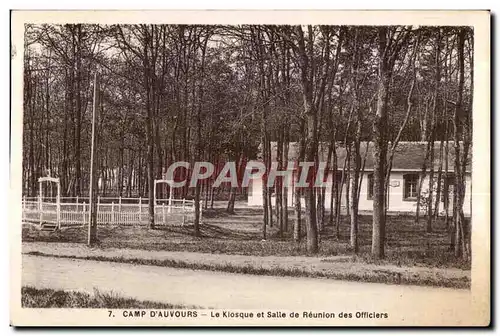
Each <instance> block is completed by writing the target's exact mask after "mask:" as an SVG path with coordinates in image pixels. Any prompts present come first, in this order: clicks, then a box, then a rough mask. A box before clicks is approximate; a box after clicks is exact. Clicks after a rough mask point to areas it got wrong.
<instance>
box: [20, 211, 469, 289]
mask: <svg viewBox="0 0 500 336" xmlns="http://www.w3.org/2000/svg"><path fill="white" fill-rule="evenodd" d="M218 205H219V206H218V207H216V208H215V209H213V210H206V211H204V217H203V224H202V225H201V237H195V236H194V235H193V227H192V226H190V225H186V226H168V227H158V228H156V229H148V228H146V227H144V226H137V227H123V226H121V227H119V226H100V227H99V229H98V236H99V243H98V245H97V247H95V248H92V249H89V248H87V247H86V245H85V243H86V239H87V231H86V229H85V228H71V229H62V230H60V231H55V232H50V231H40V230H38V229H35V228H34V227H30V226H25V227H24V228H23V253H24V254H31V255H38V256H45V257H58V258H74V259H85V260H94V261H112V262H119V263H129V264H136V265H153V266H162V267H174V268H187V269H198V270H210V271H223V272H229V273H243V274H256V275H275V276H294V277H321V278H329V279H339V280H350V281H364V282H380V283H391V284H394V283H395V284H413V285H426V286H439V287H455V288H468V287H469V286H470V264H464V263H462V262H461V261H459V260H457V259H456V258H455V257H454V256H453V253H452V252H451V251H449V249H448V243H447V240H448V234H447V230H446V228H445V227H444V224H443V222H437V223H436V224H435V226H434V232H433V233H426V232H425V230H424V228H423V227H424V223H422V224H420V225H416V224H415V223H414V219H413V217H409V216H390V217H389V218H388V223H387V258H386V259H384V260H382V261H380V260H373V259H372V258H371V257H370V253H369V251H370V242H371V217H370V216H361V217H360V247H361V252H360V253H359V254H358V255H354V254H353V253H352V251H351V250H350V248H349V222H348V218H347V217H343V218H342V223H341V226H340V237H339V238H336V237H335V235H334V231H335V230H334V228H332V227H327V228H326V229H325V230H324V232H322V233H321V243H320V251H319V253H318V255H315V256H311V255H308V254H307V253H306V250H305V245H304V242H301V243H295V242H293V241H292V239H291V237H290V234H289V233H287V234H285V235H284V236H283V237H280V236H279V235H278V232H277V229H276V227H273V228H270V229H269V235H268V237H267V239H266V240H263V239H262V235H261V225H262V210H261V209H260V208H251V207H245V206H243V205H241V204H238V205H239V206H238V207H236V210H235V213H234V214H227V213H226V212H225V210H224V208H223V207H222V206H223V203H220V204H218ZM290 218H291V222H292V221H293V213H292V212H290Z"/></svg>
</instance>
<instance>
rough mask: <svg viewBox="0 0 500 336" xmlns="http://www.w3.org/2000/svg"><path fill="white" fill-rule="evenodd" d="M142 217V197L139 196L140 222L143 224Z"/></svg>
mask: <svg viewBox="0 0 500 336" xmlns="http://www.w3.org/2000/svg"><path fill="white" fill-rule="evenodd" d="M141 219H142V198H141V196H139V224H141Z"/></svg>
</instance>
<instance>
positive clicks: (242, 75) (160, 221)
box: [9, 11, 491, 326]
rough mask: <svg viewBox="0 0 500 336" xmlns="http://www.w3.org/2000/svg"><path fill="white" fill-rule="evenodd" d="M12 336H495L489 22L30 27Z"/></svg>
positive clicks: (474, 18) (26, 30) (393, 16)
mask: <svg viewBox="0 0 500 336" xmlns="http://www.w3.org/2000/svg"><path fill="white" fill-rule="evenodd" d="M11 17H12V21H11V28H12V29H11V34H12V36H11V67H12V78H11V81H12V82H11V83H12V111H11V123H12V124H11V126H12V139H11V140H12V141H11V144H12V151H11V155H12V156H11V174H12V175H11V186H12V189H11V193H10V196H11V197H10V202H11V204H10V209H11V216H10V222H9V227H10V235H11V236H10V244H11V270H10V271H11V273H10V279H11V297H10V306H11V316H10V321H11V324H12V325H13V326H487V325H489V323H490V309H491V307H490V290H491V283H490V224H491V221H490V133H489V130H490V13H489V12H488V11H13V12H12V13H11Z"/></svg>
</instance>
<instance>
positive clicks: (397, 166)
mask: <svg viewBox="0 0 500 336" xmlns="http://www.w3.org/2000/svg"><path fill="white" fill-rule="evenodd" d="M426 147H427V142H420V141H400V142H399V143H398V146H397V147H396V151H395V153H394V159H393V164H392V170H393V171H415V172H418V171H420V170H421V169H422V164H423V162H424V160H425V152H426ZM445 147H446V142H444V143H443V148H442V149H443V170H444V168H445V162H444V157H445ZM448 148H449V151H448V171H449V172H452V171H453V170H454V160H455V149H454V146H453V141H449V142H448ZM276 150H277V143H276V142H271V159H272V161H275V160H276V153H277V151H276ZM367 150H368V152H366V151H367ZM373 151H374V144H373V142H362V143H361V145H360V155H361V160H364V158H365V157H366V163H365V170H366V171H370V170H373V163H374V160H373ZM440 151H441V143H440V142H439V141H436V142H435V143H434V168H435V170H438V169H439V157H440ZM471 151H472V148H471V149H470V150H469V156H468V160H467V166H466V167H467V168H466V169H467V172H470V171H471V158H472V155H471ZM336 152H337V160H338V161H337V165H338V167H339V169H342V167H343V164H344V160H345V157H346V148H345V146H343V145H338V147H337V150H336ZM298 155H299V143H298V142H291V143H290V145H289V150H288V161H296V160H297V157H298ZM319 155H320V157H319V160H320V161H321V162H326V161H327V159H328V144H327V143H320V144H319ZM261 158H262V155H261V152H260V153H259V159H261ZM332 162H333V159H332V160H331V163H332ZM428 167H429V165H427V168H428Z"/></svg>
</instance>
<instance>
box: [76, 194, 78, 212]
mask: <svg viewBox="0 0 500 336" xmlns="http://www.w3.org/2000/svg"><path fill="white" fill-rule="evenodd" d="M76 211H78V195H76Z"/></svg>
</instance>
